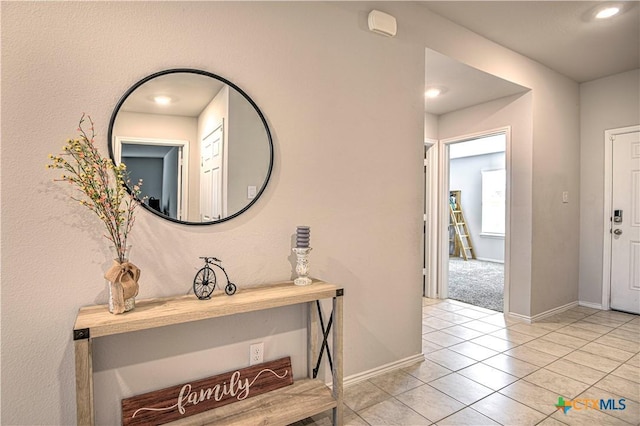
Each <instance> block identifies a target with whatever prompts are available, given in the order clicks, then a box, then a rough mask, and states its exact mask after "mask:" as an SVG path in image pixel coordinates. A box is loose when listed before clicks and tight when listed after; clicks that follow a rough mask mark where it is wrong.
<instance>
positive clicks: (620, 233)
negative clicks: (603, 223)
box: [613, 229, 622, 235]
mask: <svg viewBox="0 0 640 426" xmlns="http://www.w3.org/2000/svg"><path fill="white" fill-rule="evenodd" d="M613 233H614V234H616V235H622V229H614V230H613Z"/></svg>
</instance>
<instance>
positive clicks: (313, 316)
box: [307, 302, 318, 379]
mask: <svg viewBox="0 0 640 426" xmlns="http://www.w3.org/2000/svg"><path fill="white" fill-rule="evenodd" d="M315 308H316V307H315V303H314V302H309V303H307V310H308V312H307V318H308V323H307V344H308V348H309V349H308V351H307V376H308V377H309V378H310V379H311V378H315V377H314V374H313V370H314V368H315V361H316V359H317V357H318V314H317V313H316V310H315Z"/></svg>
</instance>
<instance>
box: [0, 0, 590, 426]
mask: <svg viewBox="0 0 640 426" xmlns="http://www.w3.org/2000/svg"><path fill="white" fill-rule="evenodd" d="M1 7H2V18H1V19H2V100H1V102H2V177H3V179H2V217H1V219H2V384H3V392H2V406H3V408H5V410H4V411H3V413H2V423H3V424H73V423H74V422H75V408H74V405H75V396H74V393H75V392H74V370H73V345H72V342H71V330H72V327H73V322H74V318H75V313H76V311H77V309H78V308H79V307H80V306H83V305H87V304H92V303H104V302H106V297H107V295H106V286H105V283H104V280H103V279H102V278H101V274H102V273H103V272H104V270H105V269H106V267H107V264H108V261H107V259H108V256H109V255H108V252H107V248H106V247H107V243H106V240H104V238H103V237H102V230H101V228H100V226H99V225H98V224H97V222H96V220H95V218H94V217H92V216H91V215H90V214H89V213H88V212H86V211H83V210H81V209H80V208H78V206H77V205H75V204H72V203H71V202H70V201H69V200H68V198H67V196H66V194H65V191H66V189H65V188H66V187H65V188H61V187H60V185H58V184H55V183H52V182H51V178H52V177H54V176H55V173H54V172H51V171H47V170H45V168H44V163H45V162H46V158H47V155H48V154H49V153H55V152H57V151H58V150H59V149H60V147H61V146H62V144H63V142H64V140H65V139H66V138H68V137H70V136H74V129H75V127H76V124H77V123H76V120H77V118H78V117H79V116H80V114H81V112H83V111H86V112H89V113H91V115H92V116H93V118H94V119H95V121H96V123H97V132H98V135H99V139H98V143H99V144H100V147H101V149H102V151H103V153H105V154H106V153H107V145H106V143H107V142H106V140H105V137H106V134H107V124H108V120H109V117H110V115H111V111H112V109H113V107H114V106H115V105H116V103H117V101H118V99H119V98H120V96H121V95H122V94H123V93H124V92H125V91H126V90H127V89H128V88H129V87H130V86H131V85H132V84H134V83H135V82H137V81H138V80H139V79H140V78H142V77H144V76H146V75H148V74H150V73H153V72H156V71H159V70H162V69H167V68H175V67H192V68H201V69H204V70H207V71H210V72H214V73H216V74H218V75H221V76H225V77H227V78H229V79H231V80H232V81H233V82H234V83H236V84H237V85H238V86H240V87H241V88H243V89H244V90H245V91H246V92H247V93H248V94H249V95H250V96H251V97H252V98H253V99H254V100H255V101H256V103H257V104H258V105H260V108H261V109H262V111H263V112H264V114H265V116H266V118H267V121H268V123H269V125H270V127H271V129H272V131H273V135H274V144H275V152H276V154H275V155H276V158H275V164H274V173H273V175H272V180H271V182H270V184H269V186H268V187H267V190H266V192H265V193H264V195H263V198H261V199H260V200H259V201H258V203H256V205H254V206H253V207H252V208H251V209H250V210H249V211H248V212H246V213H245V214H243V215H242V216H240V217H238V218H236V219H234V220H231V221H229V222H225V223H223V224H220V225H215V226H209V227H188V226H184V225H179V224H175V223H170V222H163V221H160V220H159V219H158V218H157V217H155V216H152V215H151V214H150V213H148V212H145V211H140V212H139V213H140V214H139V215H138V220H137V222H136V227H135V229H134V231H133V236H132V238H133V241H132V243H133V245H134V251H133V258H134V261H135V263H136V264H137V265H138V266H139V267H141V269H142V271H143V272H142V278H141V293H140V297H141V298H146V297H152V296H165V295H175V294H184V293H186V292H187V291H188V289H189V288H190V285H191V280H192V278H193V275H194V274H195V272H196V270H197V267H198V266H199V263H200V261H199V259H198V256H202V255H215V256H218V257H220V258H221V259H222V260H223V264H224V265H225V267H226V268H227V271H229V273H230V274H231V276H232V278H233V280H234V281H235V282H237V283H238V284H239V286H240V288H242V287H243V286H247V285H252V284H258V283H264V282H271V281H275V280H281V279H288V278H290V277H291V276H292V270H293V263H292V262H293V260H292V258H291V238H292V235H293V233H294V231H295V226H296V225H300V224H307V225H310V226H311V229H312V231H311V232H312V240H311V241H312V246H313V248H314V251H313V253H312V259H311V272H312V274H313V275H315V276H317V277H320V278H323V279H325V280H327V281H330V282H335V283H337V284H340V285H343V286H344V287H345V323H346V324H345V375H347V376H349V375H353V374H356V373H360V372H364V371H368V370H370V369H373V368H376V367H379V366H382V365H385V364H387V363H392V362H396V361H398V360H402V359H405V358H408V357H412V356H414V355H416V354H418V353H419V352H420V344H421V341H420V331H421V301H420V295H421V290H422V277H421V271H422V255H421V251H422V249H421V237H420V235H421V229H422V205H423V189H422V188H423V174H422V168H423V166H422V152H423V148H422V145H423V138H424V100H423V96H422V94H423V90H424V60H425V59H424V49H425V47H429V48H432V49H435V50H438V51H440V52H441V53H444V54H447V55H450V56H452V57H453V58H454V59H457V60H459V61H462V62H466V63H468V64H469V65H471V66H475V67H476V68H479V69H482V70H484V71H487V72H491V73H494V74H496V75H498V76H500V77H502V78H505V79H507V80H511V81H513V82H516V83H518V84H521V85H523V86H526V87H530V88H532V89H533V93H534V94H533V99H532V110H533V142H532V145H533V155H531V157H530V168H529V169H528V170H532V172H531V173H532V174H533V177H534V178H535V179H531V178H530V177H528V176H524V177H523V185H524V188H525V189H524V192H523V194H526V193H527V191H530V190H531V189H530V188H529V187H528V186H527V185H530V186H531V187H532V188H533V191H532V197H531V198H530V199H528V200H525V201H524V202H523V205H522V206H519V207H520V208H521V210H522V211H521V214H522V215H523V220H524V221H525V223H528V224H531V225H532V226H533V228H532V229H533V230H532V233H533V234H534V235H536V237H535V238H533V241H532V246H531V252H532V253H533V256H532V269H533V270H536V269H537V268H540V269H544V270H545V272H544V273H542V274H538V275H535V274H534V277H533V278H532V280H531V294H532V295H531V298H530V300H529V299H528V298H527V295H524V296H523V301H522V312H520V313H522V314H524V315H528V314H530V313H537V311H539V310H541V309H545V308H547V307H552V306H554V305H562V304H564V303H566V302H568V301H571V300H575V297H573V296H574V294H576V293H577V258H574V255H573V253H577V237H576V236H577V228H576V227H577V225H574V223H575V217H576V215H577V210H576V211H575V214H574V215H573V216H572V217H571V218H570V219H569V218H568V217H567V216H565V215H560V216H557V215H556V213H557V210H558V209H559V208H560V207H556V206H555V205H554V204H552V203H553V202H554V201H553V200H552V199H553V197H555V196H556V195H557V194H558V193H560V191H561V190H566V189H568V190H570V191H571V193H572V194H573V193H575V194H577V180H578V167H577V163H576V161H577V160H575V159H576V158H578V157H579V150H578V147H577V141H578V126H577V99H578V87H577V84H575V83H573V82H571V81H570V80H568V79H566V78H564V77H562V76H560V75H558V74H557V73H555V72H553V71H550V70H548V69H546V68H544V67H542V66H540V65H538V64H537V63H535V62H533V61H531V60H528V59H526V58H524V57H522V56H519V55H517V54H515V53H513V52H510V51H508V50H507V49H505V48H503V47H500V46H498V45H495V44H493V43H491V42H489V41H487V40H485V39H482V38H481V37H479V36H477V35H475V34H473V33H471V32H468V31H466V30H463V29H462V28H460V27H458V26H456V25H454V24H452V23H451V22H449V21H447V20H444V19H441V18H439V17H437V16H436V15H433V14H431V13H429V12H428V11H427V10H426V9H424V8H423V7H422V6H420V5H416V4H412V3H404V2H390V3H380V2H344V3H343V2H329V3H314V2H300V3H293V2H282V3H262V2H258V3H243V2H238V3H235V2H234V3H223V2H215V3H209V2H193V3H191V2H176V3H169V2H150V3H148V4H146V3H135V2H133V3H131V2H73V3H72V2H59V3H50V2H33V3H32V2H10V3H9V2H3V3H2V6H1ZM374 7H375V8H377V9H381V10H384V11H387V12H389V13H392V14H394V15H395V16H396V17H397V18H398V23H399V32H398V35H397V37H396V38H385V37H383V36H380V35H377V34H373V33H371V32H369V31H368V30H367V28H366V16H367V13H368V12H369V10H371V9H372V8H374ZM327 26H329V28H331V30H330V31H329V30H327ZM203 40H206V49H203ZM354 52H355V54H354ZM336 100H339V101H336ZM559 146H561V147H562V148H559V149H558V147H559ZM548 150H552V151H553V152H555V151H559V156H558V158H557V159H555V160H553V161H551V162H547V158H545V153H548ZM526 155H528V154H525V158H524V159H523V161H525V162H527V161H529V160H528V159H527V158H526ZM547 156H548V155H547ZM547 163H549V164H547ZM547 175H548V177H547ZM8 176H10V177H11V179H10V180H9V179H8V178H7V177H8ZM527 179H529V180H527ZM576 201H577V200H576ZM547 204H548V205H549V208H548V209H547V208H545V206H546V205H547ZM531 205H534V206H539V207H536V208H531ZM572 206H573V205H572ZM554 232H555V233H557V234H558V235H557V236H554V235H551V234H553V233H554ZM538 234H539V235H540V236H541V237H539V238H538V237H537V235H538ZM561 238H565V239H566V241H567V242H566V243H565V244H566V246H567V248H568V249H569V250H568V251H566V252H564V251H563V252H560V253H554V251H553V249H554V248H555V247H556V244H557V242H558V239H561ZM565 271H567V272H565ZM523 273H525V272H523ZM556 275H557V276H560V277H562V280H560V281H559V282H545V280H546V279H547V278H548V277H550V276H556ZM33 283H37V284H38V285H37V286H36V288H34V285H33ZM550 286H553V289H552V291H549V287H550ZM223 297H226V296H223ZM303 314H304V312H303V310H302V309H299V308H292V309H283V310H277V311H274V312H270V313H268V314H267V313H263V314H254V315H251V316H247V317H245V318H243V319H239V320H237V321H228V322H224V321H222V322H218V321H211V322H206V323H203V324H201V325H200V327H199V328H198V332H197V333H194V332H193V331H194V328H193V326H185V327H176V328H173V327H171V328H167V329H165V330H157V331H154V332H144V333H135V334H133V335H131V336H127V337H120V338H113V339H110V340H104V341H102V342H101V343H99V344H97V345H96V348H95V349H96V365H95V366H96V369H97V370H98V376H99V377H97V382H96V398H97V401H98V406H97V414H96V415H97V417H98V418H99V419H100V421H102V422H105V423H107V422H114V419H115V417H117V412H118V408H117V400H118V398H119V397H121V396H125V395H126V396H128V395H131V394H135V393H139V392H141V391H144V390H149V389H154V388H158V387H161V386H163V385H165V384H171V383H175V382H176V379H178V378H180V379H181V378H186V379H189V378H193V377H202V376H204V375H207V374H211V373H216V372H218V371H223V370H228V369H230V368H233V367H236V366H243V365H246V357H247V352H248V344H249V343H250V342H253V341H259V340H263V341H265V342H266V353H265V356H266V358H273V357H275V356H276V355H279V354H281V353H284V354H289V355H291V356H292V360H293V363H294V370H295V372H296V374H298V375H299V374H300V372H301V370H302V369H303V368H301V366H303V365H304V362H305V359H304V353H305V343H304V338H303V335H304V331H303V327H304V319H303V318H304V315H303ZM232 329H233V330H232ZM203 330H204V332H203ZM203 333H204V335H203ZM264 336H268V337H264ZM98 341H99V342H100V340H98ZM118 348H124V349H126V350H124V349H123V351H120V350H119V349H118Z"/></svg>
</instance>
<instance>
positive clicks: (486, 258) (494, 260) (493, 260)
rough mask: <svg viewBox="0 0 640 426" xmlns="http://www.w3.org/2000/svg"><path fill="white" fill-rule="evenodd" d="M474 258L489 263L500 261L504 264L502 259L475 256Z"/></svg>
mask: <svg viewBox="0 0 640 426" xmlns="http://www.w3.org/2000/svg"><path fill="white" fill-rule="evenodd" d="M476 260H482V261H483V262H491V263H501V264H504V260H500V259H489V258H488V257H477V258H476Z"/></svg>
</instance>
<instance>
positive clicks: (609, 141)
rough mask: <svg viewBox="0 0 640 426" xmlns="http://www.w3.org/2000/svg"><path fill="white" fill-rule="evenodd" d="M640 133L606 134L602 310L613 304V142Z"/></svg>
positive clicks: (623, 130)
mask: <svg viewBox="0 0 640 426" xmlns="http://www.w3.org/2000/svg"><path fill="white" fill-rule="evenodd" d="M634 132H640V125H637V126H628V127H620V128H617V129H609V130H605V132H604V208H603V211H604V217H603V222H604V227H603V233H602V309H604V310H609V309H610V302H611V217H612V212H611V209H612V206H611V202H612V199H611V189H612V188H611V185H612V182H613V140H614V139H615V136H616V135H622V134H625V133H634Z"/></svg>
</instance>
